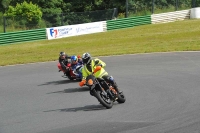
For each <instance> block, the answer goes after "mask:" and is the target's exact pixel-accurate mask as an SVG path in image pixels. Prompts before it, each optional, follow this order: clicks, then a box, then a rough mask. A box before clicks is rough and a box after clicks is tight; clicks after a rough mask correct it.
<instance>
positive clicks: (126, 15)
mask: <svg viewBox="0 0 200 133" xmlns="http://www.w3.org/2000/svg"><path fill="white" fill-rule="evenodd" d="M125 17H126V18H128V0H126V14H125Z"/></svg>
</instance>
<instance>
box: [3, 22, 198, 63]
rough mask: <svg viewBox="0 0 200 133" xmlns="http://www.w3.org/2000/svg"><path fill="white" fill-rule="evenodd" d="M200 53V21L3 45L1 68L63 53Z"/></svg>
mask: <svg viewBox="0 0 200 133" xmlns="http://www.w3.org/2000/svg"><path fill="white" fill-rule="evenodd" d="M198 50H200V20H199V19H194V20H184V21H176V22H171V23H165V24H155V25H144V26H138V27H133V28H128V29H120V30H113V31H108V32H103V33H96V34H89V35H81V36H75V37H67V38H62V39H56V40H43V41H35V42H25V43H17V44H12V45H2V46H0V60H1V62H0V66H5V65H13V64H24V63H33V62H43V61H54V60H57V59H58V54H59V52H60V51H65V52H66V53H67V54H69V55H77V54H80V55H82V54H83V53H84V52H89V53H91V55H92V56H106V55H120V54H134V53H151V52H171V51H198Z"/></svg>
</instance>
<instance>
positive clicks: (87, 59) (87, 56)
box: [82, 53, 91, 64]
mask: <svg viewBox="0 0 200 133" xmlns="http://www.w3.org/2000/svg"><path fill="white" fill-rule="evenodd" d="M82 60H83V64H90V63H91V55H90V54H89V53H84V54H83V56H82Z"/></svg>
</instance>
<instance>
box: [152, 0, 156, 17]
mask: <svg viewBox="0 0 200 133" xmlns="http://www.w3.org/2000/svg"><path fill="white" fill-rule="evenodd" d="M154 4H155V3H154V0H152V12H151V14H154Z"/></svg>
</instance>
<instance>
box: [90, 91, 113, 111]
mask: <svg viewBox="0 0 200 133" xmlns="http://www.w3.org/2000/svg"><path fill="white" fill-rule="evenodd" d="M93 93H94V95H95V97H96V98H97V99H98V101H99V102H100V103H101V104H102V105H103V106H104V107H106V108H107V109H111V108H112V106H113V101H112V100H111V99H110V98H109V97H105V96H104V95H103V94H101V91H95V90H94V91H93Z"/></svg>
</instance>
